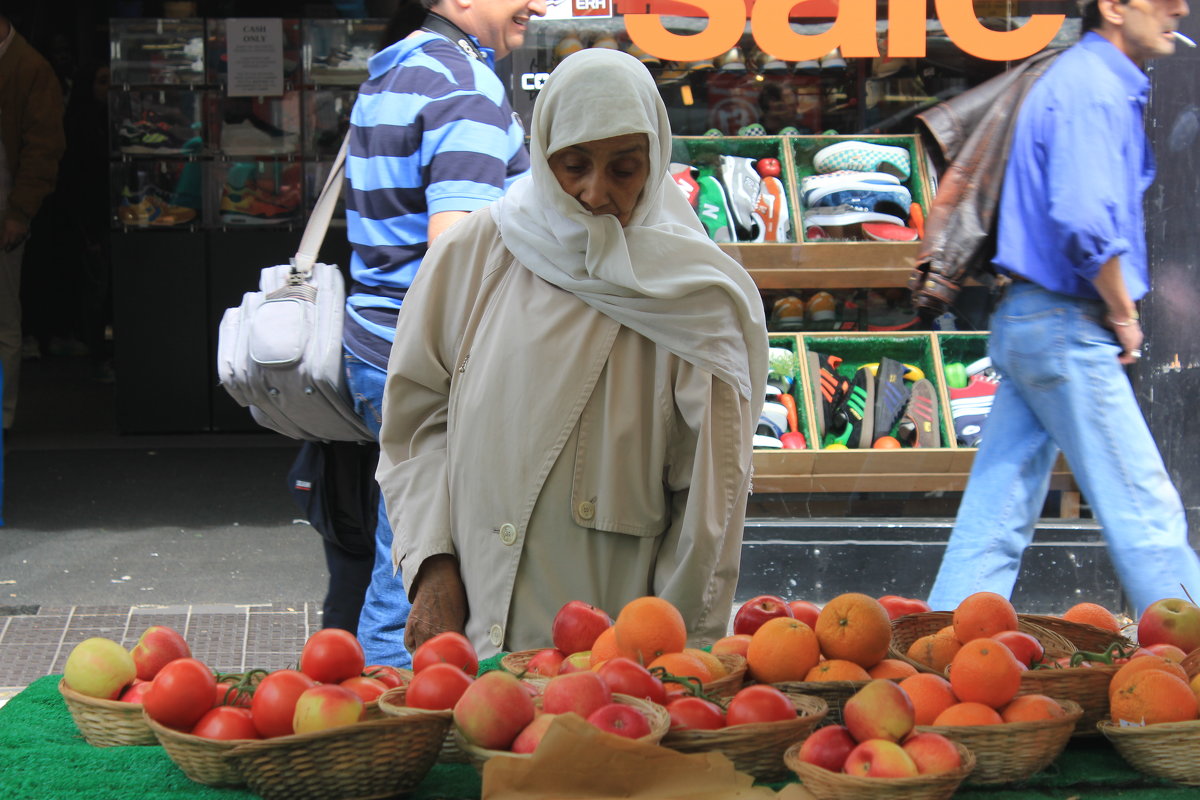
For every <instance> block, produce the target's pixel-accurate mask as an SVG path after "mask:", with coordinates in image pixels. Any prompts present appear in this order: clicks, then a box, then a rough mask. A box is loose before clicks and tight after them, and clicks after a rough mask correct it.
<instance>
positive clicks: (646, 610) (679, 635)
mask: <svg viewBox="0 0 1200 800" xmlns="http://www.w3.org/2000/svg"><path fill="white" fill-rule="evenodd" d="M613 628H615V629H616V633H615V636H616V644H617V650H618V652H620V654H621V655H623V656H625V657H626V658H630V659H633V660H634V661H636V662H637V663H639V664H642V665H646V664H649V663H650V662H651V661H653V660H654V659H656V658H658V657H659V656H661V655H663V654H664V653H680V652H682V651H683V648H685V647H687V628H686V627H685V625H684V622H683V615H682V614H680V613H679V609H677V608H676V607H675V606H673V605H671V603H669V602H668V601H666V600H663V599H662V598H661V597H653V596H646V597H639V598H637V599H636V600H630V601H629V602H628V603H626V604H625V607H624V608H622V609H621V613H620V614H618V615H617V621H616V622H614V623H613Z"/></svg>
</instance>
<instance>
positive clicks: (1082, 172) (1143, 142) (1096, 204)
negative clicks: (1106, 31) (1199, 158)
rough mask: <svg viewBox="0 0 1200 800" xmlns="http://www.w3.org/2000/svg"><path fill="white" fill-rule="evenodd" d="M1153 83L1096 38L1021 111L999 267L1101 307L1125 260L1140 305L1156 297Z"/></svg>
mask: <svg viewBox="0 0 1200 800" xmlns="http://www.w3.org/2000/svg"><path fill="white" fill-rule="evenodd" d="M1149 88H1150V81H1149V79H1148V78H1147V77H1146V74H1145V73H1144V72H1142V70H1141V69H1139V68H1138V67H1137V65H1136V64H1134V63H1133V61H1131V60H1130V59H1129V57H1128V56H1126V55H1125V54H1124V53H1122V52H1121V51H1120V50H1118V49H1117V48H1116V47H1115V46H1114V45H1113V44H1112V43H1111V42H1109V41H1108V40H1107V39H1105V38H1104V37H1102V36H1100V35H1098V34H1096V33H1092V32H1089V33H1087V34H1085V35H1084V37H1083V38H1082V39H1081V40H1080V42H1079V44H1077V45H1075V46H1074V47H1072V48H1071V49H1070V50H1068V51H1067V52H1065V53H1063V54H1062V55H1061V56H1059V57H1058V58H1057V59H1056V60H1055V62H1054V63H1053V64H1052V65H1051V66H1050V69H1048V70H1047V71H1046V74H1045V75H1043V76H1042V78H1041V79H1040V80H1038V82H1037V83H1036V84H1034V86H1033V88H1032V89H1031V90H1030V91H1029V94H1028V95H1027V96H1026V99H1025V102H1024V104H1023V105H1022V106H1021V110H1020V116H1019V117H1018V120H1017V126H1016V130H1015V131H1014V133H1013V142H1012V150H1011V153H1010V156H1009V161H1008V166H1007V169H1006V171H1005V175H1004V189H1003V192H1002V194H1001V198H1000V224H999V236H998V241H997V251H996V258H995V264H996V266H997V267H999V268H1000V270H1001V271H1003V272H1008V273H1012V274H1015V275H1019V276H1022V277H1024V278H1027V279H1029V280H1031V281H1033V282H1035V283H1038V284H1041V285H1042V286H1044V287H1045V288H1047V289H1050V290H1051V291H1055V292H1060V293H1062V294H1068V295H1073V296H1076V297H1087V298H1096V297H1099V294H1098V293H1097V292H1096V289H1095V287H1094V286H1093V284H1092V280H1093V279H1094V278H1095V277H1096V273H1098V272H1099V271H1100V268H1101V267H1102V266H1103V265H1104V263H1105V262H1106V261H1108V260H1109V259H1111V258H1113V257H1114V256H1119V257H1120V259H1121V272H1122V274H1123V276H1124V278H1125V286H1126V288H1127V289H1128V291H1129V296H1130V298H1132V299H1134V300H1137V299H1138V298H1140V297H1141V296H1142V295H1144V294H1145V293H1146V291H1147V290H1148V289H1149V288H1150V279H1149V274H1148V272H1147V267H1146V238H1145V231H1144V226H1143V219H1142V195H1143V194H1145V191H1146V189H1147V188H1149V186H1150V184H1151V183H1152V182H1153V181H1154V154H1153V153H1152V152H1151V149H1150V143H1149V141H1148V140H1147V139H1146V133H1145V121H1144V113H1145V108H1146V100H1147V98H1148V95H1149Z"/></svg>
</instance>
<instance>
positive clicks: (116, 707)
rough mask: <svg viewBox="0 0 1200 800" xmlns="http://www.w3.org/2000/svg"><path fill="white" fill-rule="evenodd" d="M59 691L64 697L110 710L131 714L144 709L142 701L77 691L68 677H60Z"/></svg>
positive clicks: (138, 712)
mask: <svg viewBox="0 0 1200 800" xmlns="http://www.w3.org/2000/svg"><path fill="white" fill-rule="evenodd" d="M58 692H59V694H61V695H62V696H63V697H64V698H67V699H69V700H72V701H74V702H76V703H81V704H84V705H90V706H95V707H97V708H103V709H107V710H109V711H127V712H129V715H130V716H133V715H135V714H140V713H141V711H142V704H141V703H126V702H125V701H124V700H107V699H105V698H103V697H92V696H91V695H88V694H83V693H82V692H79V691H76V690H75V689H72V688H71V687H70V686H69V685H68V684H67V679H66V678H59V679H58Z"/></svg>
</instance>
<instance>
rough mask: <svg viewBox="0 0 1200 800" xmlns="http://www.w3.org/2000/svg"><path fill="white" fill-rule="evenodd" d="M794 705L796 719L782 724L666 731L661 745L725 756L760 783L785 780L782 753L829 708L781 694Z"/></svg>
mask: <svg viewBox="0 0 1200 800" xmlns="http://www.w3.org/2000/svg"><path fill="white" fill-rule="evenodd" d="M784 694H786V695H787V696H788V699H789V700H791V701H792V704H793V705H794V706H796V718H795V719H794V720H790V719H789V720H783V721H781V722H759V723H752V724H747V725H734V726H732V727H729V728H718V729H717V730H713V731H680V730H675V731H667V735H666V736H664V737H663V740H662V746H663V747H669V748H671V749H672V750H678V751H679V752H681V753H707V752H712V751H717V752H720V753H722V754H724V755H725V756H726V757H727V758H729V760H730V761H732V762H733V765H734V766H735V767H736V768H737V769H738V770H740V771H742V772H747V773H749V774H751V775H753V776H754V777H755V778H756V779H757V780H760V781H779V780H783V779H785V778H786V777H787V775H788V772H787V767H786V766H785V765H784V763H783V753H784V751H785V750H787V749H788V747H789V746H790V745H792V744H794V743H796V742H801V741H803V740H805V739H807V738H808V735H809V734H810V733H812V731H813V729H814V728H816V727H817V725H819V724H820V723H821V721H822V720H824V719H825V715H826V713H827V712H828V710H829V707H828V706H827V705H826V704H825V701H824V700H822V699H821V698H819V697H812V696H810V695H804V694H799V693H794V692H784Z"/></svg>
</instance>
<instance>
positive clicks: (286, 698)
mask: <svg viewBox="0 0 1200 800" xmlns="http://www.w3.org/2000/svg"><path fill="white" fill-rule="evenodd" d="M316 685H317V682H316V681H315V680H313V679H312V678H310V677H308V676H307V675H305V674H304V673H303V672H299V671H297V670H294V669H280V670H276V671H275V672H272V673H271V674H270V675H268V676H267V677H265V678H263V679H262V683H260V684H258V686H257V687H256V688H255V690H254V699H253V700H251V701H250V713H251V715H252V716H253V717H254V727H255V728H256V729H257V730H258V733H259V735H260V736H262V737H263V738H264V739H269V738H271V737H272V736H290V735H291V734H292V732H293V731H292V715H293V714H295V713H296V701H297V700H299V699H300V695H302V694H304V692H305V690H307V689H311V688H312V687H314V686H316Z"/></svg>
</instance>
